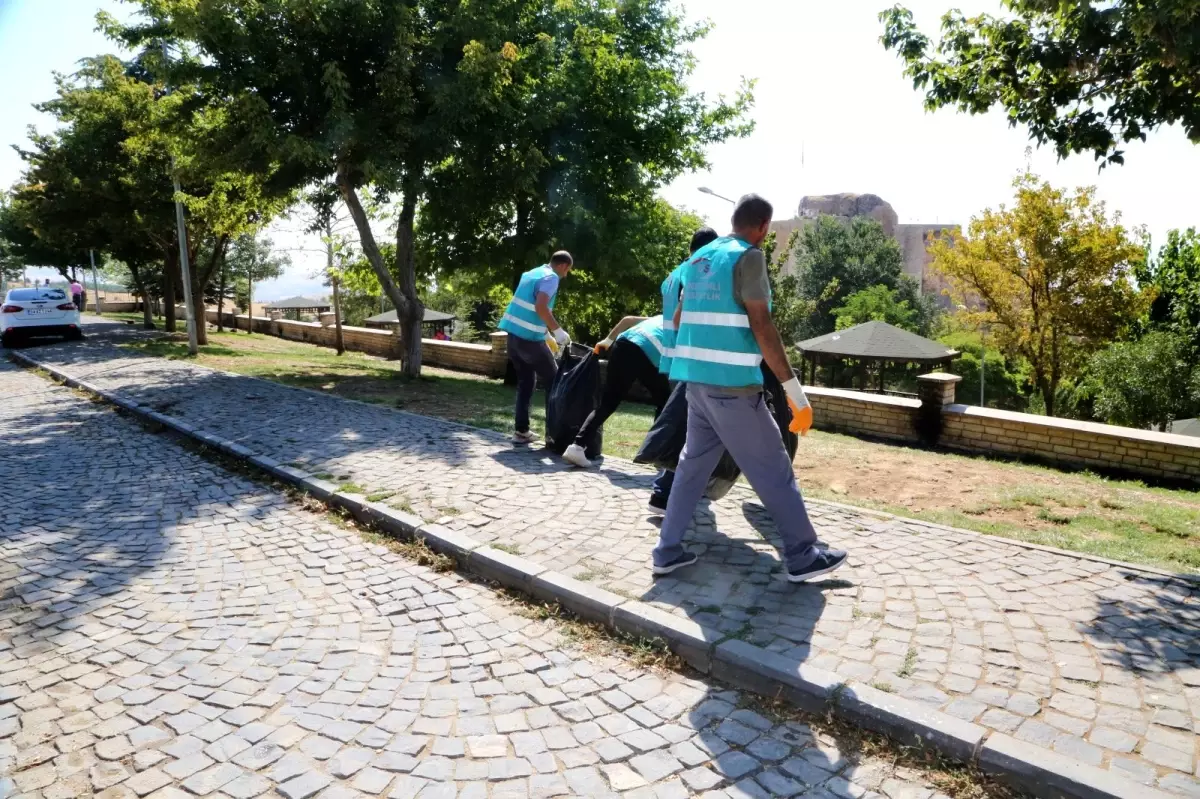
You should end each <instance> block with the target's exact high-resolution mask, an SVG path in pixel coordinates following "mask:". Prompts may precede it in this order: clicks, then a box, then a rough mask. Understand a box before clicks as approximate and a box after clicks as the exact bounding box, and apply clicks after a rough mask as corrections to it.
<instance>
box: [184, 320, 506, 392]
mask: <svg viewBox="0 0 1200 799" xmlns="http://www.w3.org/2000/svg"><path fill="white" fill-rule="evenodd" d="M181 310H182V309H181ZM223 316H224V318H225V326H226V327H231V328H236V329H238V330H245V329H246V317H245V316H243V315H237V316H235V315H234V314H232V313H229V312H226V313H224V314H223ZM206 317H207V319H208V321H209V323H211V324H214V325H215V324H216V323H217V312H216V311H213V310H210V311H208V313H207V314H206ZM254 332H255V333H262V334H264V335H267V336H277V337H278V338H283V339H288V340H290V341H303V342H306V343H308V344H316V345H317V346H321V347H330V348H332V347H334V346H335V340H336V335H337V333H336V329H335V328H334V327H333V326H332V325H330V326H323V325H321V323H319V322H293V321H291V320H289V319H269V318H267V317H265V316H256V317H254ZM421 342H422V344H421V358H422V361H423V362H424V363H426V364H428V365H430V366H441V367H444V368H446V369H457V370H459V371H462V372H473V373H475V374H483V375H488V376H489V377H504V367H505V364H506V362H507V361H508V341H507V338H506V337H505V336H504V335H502V334H501V335H498V336H493V337H492V343H491V345H488V344H466V343H463V342H459V341H438V340H437V339H431V338H426V339H422V340H421ZM342 343H343V344H344V345H345V346H346V349H348V350H352V351H354V352H365V353H367V354H368V355H376V356H379V357H381V358H387V357H392V356H394V355H395V346H396V336H395V335H393V333H392V332H391V331H390V330H376V329H374V328H368V327H351V326H350V325H342Z"/></svg>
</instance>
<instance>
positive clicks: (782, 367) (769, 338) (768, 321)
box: [745, 300, 794, 383]
mask: <svg viewBox="0 0 1200 799" xmlns="http://www.w3.org/2000/svg"><path fill="white" fill-rule="evenodd" d="M745 305H746V316H748V317H749V318H750V331H751V332H752V333H754V340H755V341H757V342H758V348H759V349H760V350H762V354H763V360H764V361H766V362H767V368H768V369H770V370H771V372H772V373H773V374H774V375H775V377H776V378H777V379H778V380H779V382H780V383H786V382H787V381H789V380H791V379H792V378H793V377H794V375H793V373H792V365H791V364H790V363H788V358H787V350H786V349H785V348H784V346H783V338H782V337H781V336H780V335H779V330H778V329H777V328H776V327H775V320H773V319H772V318H771V309H770V308H768V307H767V302H766V300H747V301H746V303H745Z"/></svg>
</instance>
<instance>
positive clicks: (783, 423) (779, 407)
mask: <svg viewBox="0 0 1200 799" xmlns="http://www.w3.org/2000/svg"><path fill="white" fill-rule="evenodd" d="M762 378H763V390H764V391H765V392H766V394H767V402H768V404H769V407H770V410H771V416H772V417H773V418H774V419H775V424H776V425H778V426H779V432H780V436H781V437H782V439H783V445H784V447H785V448H786V449H787V454H788V460H789V461H791V460H792V459H793V458H795V456H796V449H797V447H798V446H799V441H800V439H799V436H797V435H796V433H795V432H794V431H792V430H791V429H790V428H791V427H792V426H793V424H794V422H793V418H792V410H791V407H790V405H789V403H788V401H787V393H786V392H785V391H784V390H783V385H782V384H781V383H780V382H779V381H778V380H777V379H775V375H774V374H773V373H772V372H771V370H770V369H763V370H762ZM687 415H688V404H687V384H686V383H678V384H676V386H675V389H674V390H673V391H672V392H671V397H670V399H668V400H667V404H666V406H664V407H663V410H662V413H660V414H659V415H658V417H657V418H656V419H655V420H654V425H653V426H652V427H651V428H650V430H649V432H647V433H646V438H645V440H643V441H642V446H641V448H640V449H639V450H638V452H637V454H636V455H634V456H633V461H634V463H644V464H648V465H651V466H657V467H658V468H660V469H666V470H672V471H673V470H674V469H675V467H676V466H677V465H678V463H679V454H680V453H681V452H682V451H683V444H684V439H685V438H686V435H687ZM741 473H742V470H741V469H739V468H738V465H737V463H736V462H735V461H734V459H733V456H732V455H730V454H729V452H728V451H726V453H725V454H724V455H723V456H721V460H720V461H718V463H717V466H716V468H715V469H714V470H713V473H712V475H711V476H710V477H709V479H708V486H707V488H706V489H705V491H704V496H706V497H708V498H709V499H711V500H718V499H721V498H722V497H723V496H725V495H726V494H728V493H729V489H731V488H733V486H734V484H735V483H736V482H737V479H738V477H740V476H741Z"/></svg>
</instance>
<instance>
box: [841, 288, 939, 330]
mask: <svg viewBox="0 0 1200 799" xmlns="http://www.w3.org/2000/svg"><path fill="white" fill-rule="evenodd" d="M833 316H834V319H835V320H836V324H835V326H834V329H835V330H845V329H846V328H848V327H854V326H855V325H861V324H862V323H863V322H887V323H888V324H889V325H893V326H895V327H898V328H901V329H902V330H911V331H913V332H914V333H915V332H917V330H918V329H919V327H920V312H919V311H918V310H917V309H916V308H913V307H912V306H911V305H909V304H908V301H907V300H903V299H900V292H899V291H897V290H896V289H890V288H888V287H887V286H871V287H870V288H865V289H861V290H860V291H856V292H854V293H853V294H851V295H850V296H849V297H847V298H846V301H845V302H844V303H842V304H841V305H840V306H838V307H837V308H834V309H833Z"/></svg>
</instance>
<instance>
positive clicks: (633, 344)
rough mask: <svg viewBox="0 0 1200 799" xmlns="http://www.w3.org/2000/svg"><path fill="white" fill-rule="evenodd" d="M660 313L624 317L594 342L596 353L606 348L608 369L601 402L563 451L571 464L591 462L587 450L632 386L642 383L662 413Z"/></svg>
mask: <svg viewBox="0 0 1200 799" xmlns="http://www.w3.org/2000/svg"><path fill="white" fill-rule="evenodd" d="M664 349H665V348H664V346H663V318H662V316H651V317H649V318H646V317H642V316H626V317H625V318H624V319H622V320H621V321H620V322H618V323H617V325H616V327H614V328H613V329H612V332H611V333H609V334H608V338H606V339H605V340H604V341H601V342H600V343H599V344H597V345H596V352H597V353H599V352H602V351H604V350H608V368H607V370H606V372H605V376H604V393H603V394H602V395H601V396H600V404H599V406H597V408H596V410H594V411H592V412H591V413H590V414H589V415H588V418H587V419H586V420H585V421H584V423H583V426H582V427H580V428H579V434H578V435H576V436H575V442H574V443H573V444H571V446H569V447H567V449H566V451H565V452H564V453H563V460H565V461H566V462H567V463H569V464H572V465H573V466H579V467H582V468H585V469H586V468H588V467H589V466H591V465H592V462H591V461H590V460H589V459H588V456H587V453H588V451H589V450H590V449H592V447H593V445H594V443H595V439H596V435H597V434H598V433H599V432H600V428H601V427H603V426H604V423H605V422H606V421H608V417H610V416H612V415H613V412H614V411H616V410H617V408H618V407H620V405H621V403H622V402H623V401H624V399H625V395H626V394H628V393H629V389H631V388H633V384H634V383H641V384H642V386H643V387H645V389H646V391H647V392H649V394H650V401H651V402H652V403H654V415H655V416H656V417H657V416H658V414H660V413H662V409H663V406H664V405H666V404H667V399H668V398H669V397H670V396H671V385H670V383H668V382H667V376H666V375H664V374H662V373H661V372H659V371H658V364H659V361H660V360H662V357H663V352H664Z"/></svg>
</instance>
